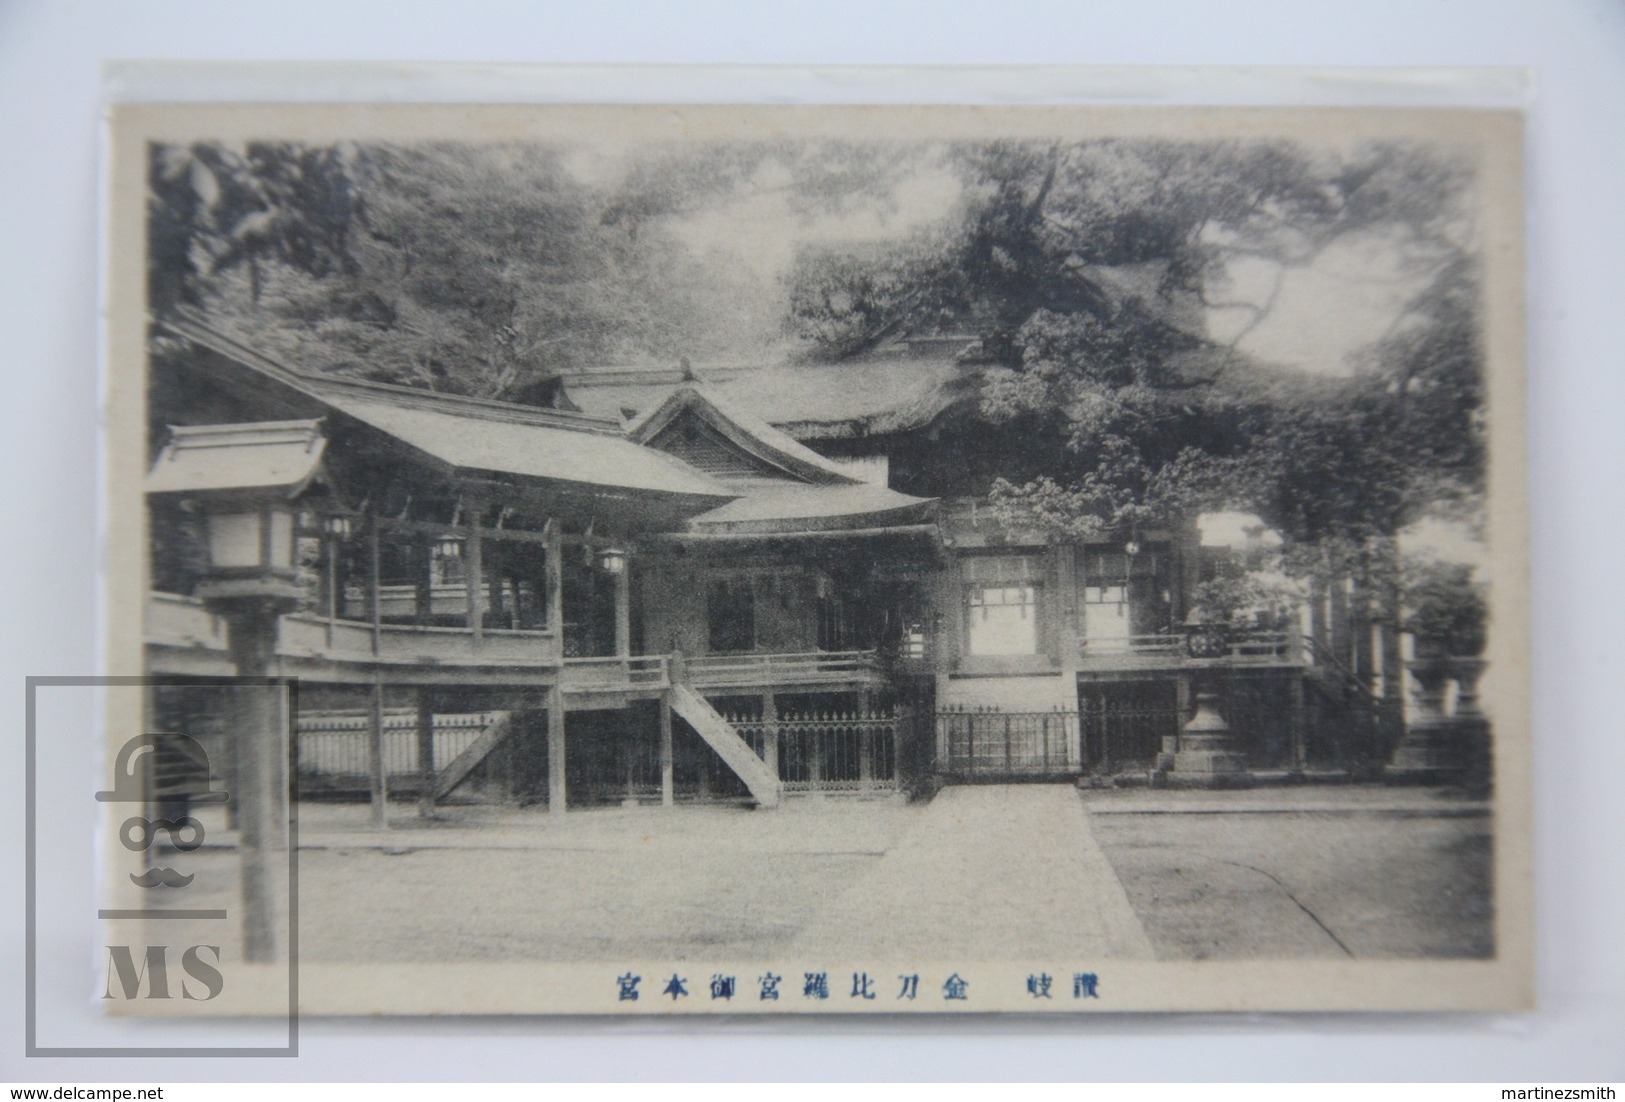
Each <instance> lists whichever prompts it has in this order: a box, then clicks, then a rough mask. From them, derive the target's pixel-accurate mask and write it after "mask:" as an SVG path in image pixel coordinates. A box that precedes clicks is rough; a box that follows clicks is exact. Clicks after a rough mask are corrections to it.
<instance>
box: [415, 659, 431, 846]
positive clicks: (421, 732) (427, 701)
mask: <svg viewBox="0 0 1625 1102" xmlns="http://www.w3.org/2000/svg"><path fill="white" fill-rule="evenodd" d="M417 698H418V699H417V704H418V724H417V736H418V738H417V742H418V814H419V815H421V816H423V817H425V818H428V817H429V816H431V815H433V814H434V704H435V701H434V693H433V692H431V691H430V690H428V689H419V690H418V691H417Z"/></svg>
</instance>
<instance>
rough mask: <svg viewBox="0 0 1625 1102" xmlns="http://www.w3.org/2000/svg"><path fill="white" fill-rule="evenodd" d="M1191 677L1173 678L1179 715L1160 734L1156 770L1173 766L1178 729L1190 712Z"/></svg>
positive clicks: (1175, 707)
mask: <svg viewBox="0 0 1625 1102" xmlns="http://www.w3.org/2000/svg"><path fill="white" fill-rule="evenodd" d="M1191 681H1192V679H1191V678H1190V677H1189V676H1181V677H1178V678H1175V679H1174V710H1175V713H1176V714H1177V716H1178V717H1179V718H1178V720H1177V721H1176V723H1175V724H1174V727H1173V729H1172V730H1170V731H1168V732H1166V733H1164V734H1163V736H1162V752H1161V753H1159V754H1158V755H1157V764H1156V772H1158V773H1166V772H1168V771H1169V770H1170V769H1172V768H1173V767H1174V757H1175V756H1176V755H1177V754H1178V753H1179V731H1180V729H1181V728H1182V727H1184V725H1185V717H1186V716H1187V715H1189V714H1190V711H1191V701H1192V697H1193V686H1192V684H1191Z"/></svg>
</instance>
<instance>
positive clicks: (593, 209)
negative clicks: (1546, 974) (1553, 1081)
mask: <svg viewBox="0 0 1625 1102" xmlns="http://www.w3.org/2000/svg"><path fill="white" fill-rule="evenodd" d="M111 135H112V137H111V172H110V181H111V184H110V186H111V199H110V234H109V248H108V270H109V280H110V283H109V294H110V303H111V310H110V321H109V328H108V348H109V354H110V369H109V385H108V399H109V400H108V405H107V417H108V423H107V447H108V452H107V464H108V467H107V469H108V472H109V486H110V489H109V497H108V502H107V508H108V543H107V546H108V548H109V559H108V564H107V569H108V594H109V603H108V627H109V638H108V648H109V649H108V670H107V672H108V673H109V674H110V675H113V676H115V677H121V678H125V679H127V680H125V681H121V682H117V683H115V684H114V685H113V686H112V687H110V688H109V689H108V697H107V699H108V701H109V702H110V722H109V729H110V730H109V748H108V754H107V763H106V775H105V776H101V777H99V778H98V781H97V785H98V791H99V795H98V799H101V800H102V801H103V802H102V804H101V805H100V806H101V808H102V809H103V811H104V813H105V818H106V824H105V827H106V829H105V833H107V834H108V837H109V839H110V841H109V843H108V845H107V846H106V852H107V853H109V854H113V855H116V856H115V858H114V859H113V860H112V861H111V862H110V867H109V868H108V869H107V870H106V880H107V883H108V884H109V885H110V888H109V895H108V897H107V905H106V909H105V910H104V911H102V912H101V913H102V916H103V917H104V918H105V920H106V921H105V923H104V925H105V926H106V928H107V931H108V937H107V940H108V953H107V957H106V959H104V960H101V961H99V962H98V964H97V967H98V970H99V971H98V974H100V973H102V972H105V973H106V978H107V995H106V998H107V1000H108V1003H107V1005H109V1006H110V1007H111V1008H112V1009H113V1010H114V1011H115V1012H120V1013H165V1014H204V1015H207V1014H228V1013H231V1014H235V1013H242V1012H244V1011H248V1012H253V1013H260V1014H267V1013H279V1012H281V1011H283V1010H287V1009H289V1008H291V1007H297V1008H298V1010H300V1011H301V1012H304V1013H311V1014H323V1013H346V1014H348V1013H401V1014H412V1013H482V1014H487V1013H519V1012H532V1013H570V1014H611V1015H631V1016H645V1017H653V1016H660V1015H672V1014H696V1013H697V1014H714V1013H727V1014H747V1013H748V1014H758V1013H770V1014H807V1013H822V1014H829V1013H838V1014H901V1013H907V1014H918V1013H930V1014H940V1013H962V1012H971V1013H976V1012H988V1011H1011V1012H1030V1013H1063V1014H1072V1013H1084V1012H1088V1013H1098V1012H1111V1011H1128V1010H1176V1009H1188V1010H1232V1009H1248V1010H1258V1009H1283V1010H1288V1009H1408V1010H1427V1009H1438V1010H1444V1009H1453V1010H1491V1009H1519V1008H1527V1007H1529V1006H1530V1005H1531V1003H1532V999H1533V991H1534V975H1533V952H1532V928H1531V921H1532V919H1531V915H1532V879H1533V877H1532V866H1531V854H1530V844H1529V838H1530V819H1529V814H1530V812H1529V806H1530V777H1529V760H1530V753H1529V751H1530V730H1529V715H1528V707H1527V676H1528V672H1527V664H1526V657H1527V638H1528V632H1527V615H1528V613H1527V607H1526V601H1527V586H1526V580H1525V541H1526V535H1525V509H1524V499H1523V479H1524V473H1523V408H1522V393H1523V375H1524V368H1523V338H1522V305H1521V303H1522V288H1521V278H1522V276H1521V268H1522V248H1523V245H1522V192H1521V188H1522V179H1521V177H1522V168H1521V160H1520V157H1521V151H1520V150H1521V142H1522V130H1521V119H1520V118H1519V116H1518V115H1517V114H1516V113H1515V112H1509V111H1500V110H1488V109H1439V108H1435V109H1395V108H1384V109H1330V108H1317V109H1307V108H1306V109H1279V108H1272V109H1247V110H1242V109H1227V108H1208V109H1170V108H1090V107H1042V108H1039V107H1033V108H1018V107H1009V108H1005V107H964V108H944V107H931V108H925V107H920V108H906V107H868V108H865V107H680V106H673V105H670V104H667V105H660V106H648V107H637V106H596V107H594V106H577V107H566V106H490V105H486V106H451V105H447V106H423V105H410V106H409V105H401V104H395V105H383V104H346V105H322V106H311V105H304V106H267V105H247V104H242V105H195V104H194V105H154V104H141V105H124V106H119V107H116V108H115V109H114V110H113V117H112V127H111ZM115 941H116V942H117V944H114V943H115ZM164 983H167V985H168V988H169V991H168V992H167V994H169V995H170V996H172V997H169V998H164V997H163V996H162V995H160V996H157V997H154V995H153V990H152V988H153V986H154V985H155V984H164Z"/></svg>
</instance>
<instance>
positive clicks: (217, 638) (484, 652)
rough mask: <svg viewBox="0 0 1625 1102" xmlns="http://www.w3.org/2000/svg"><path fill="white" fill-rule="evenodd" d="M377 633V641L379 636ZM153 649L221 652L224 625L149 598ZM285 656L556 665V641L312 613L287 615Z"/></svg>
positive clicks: (539, 635) (280, 638) (548, 636)
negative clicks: (372, 621)
mask: <svg viewBox="0 0 1625 1102" xmlns="http://www.w3.org/2000/svg"><path fill="white" fill-rule="evenodd" d="M375 636H376V637H375ZM146 639H147V642H148V644H150V645H154V646H159V647H174V648H183V649H188V650H202V651H208V652H215V653H218V654H220V655H222V656H223V655H224V654H225V651H226V627H225V623H224V622H223V621H222V620H221V619H220V618H219V617H218V616H215V615H213V614H212V613H210V612H209V610H208V609H206V608H204V607H203V605H202V603H201V602H199V601H198V600H196V599H195V598H192V597H185V596H181V595H179V594H175V593H152V594H149V599H148V601H147V620H146ZM277 653H278V654H279V655H280V656H282V657H284V658H293V659H329V660H333V661H349V662H377V663H381V664H387V665H413V664H423V665H446V666H459V665H462V666H533V667H548V666H557V665H558V663H559V657H558V641H557V637H556V636H555V635H554V634H553V633H552V632H548V631H509V630H499V629H492V628H487V629H485V630H484V631H483V632H481V633H480V635H479V637H478V638H476V637H475V634H474V632H472V631H471V630H469V629H468V628H442V627H418V626H413V625H402V624H381V625H379V626H378V628H377V629H376V632H375V630H374V628H373V625H371V624H369V623H364V622H361V621H357V620H337V619H328V618H326V617H323V616H314V615H310V614H308V613H295V614H292V615H289V616H284V617H283V618H282V622H281V625H280V629H279V630H278V632H277Z"/></svg>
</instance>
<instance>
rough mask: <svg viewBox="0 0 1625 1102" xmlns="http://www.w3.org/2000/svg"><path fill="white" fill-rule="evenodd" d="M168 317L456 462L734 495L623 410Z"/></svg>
mask: <svg viewBox="0 0 1625 1102" xmlns="http://www.w3.org/2000/svg"><path fill="white" fill-rule="evenodd" d="M164 324H165V325H166V327H168V328H169V329H171V330H172V331H173V332H175V333H176V334H177V335H179V336H183V337H185V338H186V339H188V340H190V341H192V342H194V343H195V344H198V345H201V346H203V347H205V348H207V349H209V350H210V351H212V352H215V353H216V354H218V355H219V356H221V357H223V358H224V360H225V361H226V362H229V363H231V364H233V365H234V366H235V368H237V369H240V370H241V369H246V370H247V371H248V372H249V373H250V374H251V375H252V376H254V377H256V378H258V379H261V380H269V381H271V382H273V383H275V384H279V385H280V386H281V387H282V388H285V389H286V390H290V391H294V392H296V393H297V394H299V395H301V396H303V397H304V398H305V399H306V400H307V402H306V404H307V405H309V404H312V403H314V404H315V406H316V408H317V409H318V410H320V411H328V412H331V413H335V414H340V415H343V416H344V417H348V418H351V419H353V420H355V421H358V422H361V423H362V424H365V425H367V426H369V427H371V428H373V429H375V430H377V431H379V432H382V433H384V434H386V435H387V436H389V437H392V438H393V439H395V440H398V441H400V442H402V443H404V444H406V445H408V446H410V447H411V448H413V449H415V450H416V451H417V452H419V453H421V454H422V455H424V456H426V457H427V458H428V459H430V460H431V461H434V462H437V463H439V464H442V465H444V466H446V467H448V468H451V469H452V470H454V471H459V472H468V473H494V474H500V475H513V476H518V477H520V478H524V479H537V480H545V481H550V482H559V483H570V484H574V485H575V486H576V487H581V488H588V489H591V488H594V487H598V488H602V489H606V490H613V491H634V492H640V493H654V494H668V495H681V496H683V497H687V498H691V499H699V501H697V502H696V503H695V505H697V506H698V507H699V508H705V507H706V506H707V505H708V504H711V505H714V504H716V503H718V502H721V501H726V500H728V499H730V498H732V497H734V496H736V495H735V493H734V492H733V491H732V490H730V489H728V488H727V487H726V486H724V485H722V484H721V483H719V482H717V481H716V480H715V479H713V478H710V477H709V476H707V475H706V474H704V473H703V472H701V471H698V470H695V469H694V468H692V467H690V466H688V465H687V464H685V463H683V462H682V461H681V460H680V459H677V458H675V457H673V456H670V455H666V454H664V453H662V452H659V451H657V450H655V449H652V448H646V447H642V446H640V445H639V444H636V443H634V442H632V441H631V440H628V439H627V438H626V436H625V435H624V434H623V432H622V431H621V427H620V424H619V422H618V421H616V420H607V419H604V418H598V417H593V416H590V415H585V414H581V413H571V412H565V411H560V410H551V409H540V408H537V407H534V406H524V405H518V404H515V403H511V402H497V401H490V400H486V399H479V398H467V397H461V396H455V395H445V394H437V393H434V392H431V391H425V390H419V389H416V388H413V387H402V386H392V385H389V384H384V383H370V382H361V381H356V380H350V379H339V378H335V377H333V376H328V375H322V374H319V373H315V372H308V371H300V370H297V369H294V368H291V367H288V366H287V365H285V364H281V363H278V362H276V361H274V360H271V359H269V358H268V357H266V356H264V355H262V354H260V353H258V352H257V351H255V350H253V349H251V348H249V347H248V346H246V345H244V344H242V343H241V342H239V341H237V340H236V339H234V338H232V337H230V336H228V335H226V334H224V333H221V332H219V331H218V330H216V329H213V328H212V327H210V326H208V325H205V324H203V323H201V322H198V321H196V320H190V319H185V318H181V319H170V320H166V321H165V323H164ZM693 507H695V506H690V508H693Z"/></svg>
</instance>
